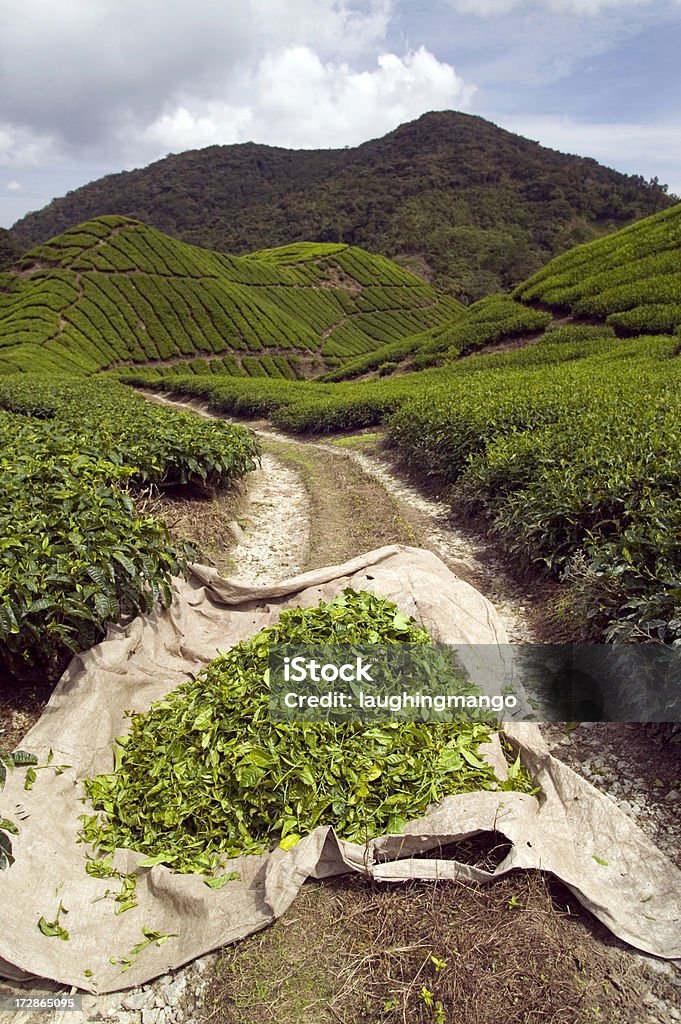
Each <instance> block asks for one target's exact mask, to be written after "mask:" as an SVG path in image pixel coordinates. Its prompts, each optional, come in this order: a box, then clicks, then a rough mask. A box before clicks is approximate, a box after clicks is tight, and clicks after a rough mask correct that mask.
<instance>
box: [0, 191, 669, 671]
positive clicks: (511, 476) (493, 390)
mask: <svg viewBox="0 0 681 1024" xmlns="http://www.w3.org/2000/svg"><path fill="white" fill-rule="evenodd" d="M680 243H681V207H674V208H673V209H671V210H668V211H665V212H663V213H661V214H658V215H656V216H653V217H650V218H648V219H647V220H645V221H641V222H639V223H637V224H635V225H633V226H631V227H629V228H626V229H624V230H623V231H620V232H618V233H617V234H615V235H612V236H609V237H606V238H604V239H601V240H599V241H598V242H593V243H589V244H587V245H583V246H578V247H577V248H575V249H573V250H570V251H569V252H568V253H565V254H563V255H561V256H559V257H557V258H556V259H554V260H552V261H551V262H550V263H549V264H548V265H547V267H545V268H544V270H542V271H540V272H539V273H538V274H535V275H534V276H533V277H532V278H531V279H530V280H529V281H527V282H526V283H525V284H523V285H521V286H520V287H519V288H518V289H517V290H516V292H515V293H514V295H513V296H507V295H499V296H489V297H487V298H485V299H482V300H481V301H480V302H478V303H475V304H474V305H472V306H470V307H469V308H468V309H467V310H465V309H463V307H461V306H460V305H459V304H458V303H456V302H455V301H454V300H452V299H451V298H448V297H442V296H439V295H438V294H437V293H436V292H435V291H434V290H433V289H432V288H430V287H429V286H428V285H426V284H425V283H424V282H422V281H420V280H419V279H417V278H415V277H413V276H412V275H410V274H409V273H407V272H406V271H404V270H403V269H401V268H400V267H397V266H396V265H394V264H392V263H391V262H390V261H388V260H386V259H384V258H382V257H373V256H370V255H369V254H368V253H365V252H363V251H362V250H359V249H355V248H352V247H349V246H345V245H335V244H324V245H318V244H307V243H300V244H296V245H292V246H286V247H284V248H280V249H273V250H264V251H262V252H259V253H254V254H252V255H250V256H246V257H238V258H237V257H230V256H226V255H224V254H216V253H209V252H206V251H203V250H200V249H196V248H194V247H191V246H188V245H184V244H182V243H179V242H175V241H172V240H170V239H168V238H166V237H165V236H164V235H162V234H160V233H159V232H157V231H153V230H151V229H149V228H147V227H145V226H144V225H141V224H139V223H137V222H134V221H129V220H127V219H125V218H121V217H101V218H98V219H96V220H94V221H90V222H88V223H87V224H85V225H81V226H80V227H79V228H77V229H74V230H72V231H69V232H66V234H64V235H61V236H59V237H58V238H56V239H53V240H52V241H51V242H48V243H46V244H45V245H43V246H40V247H39V248H37V249H34V250H32V251H31V252H30V253H28V254H27V255H26V256H24V257H22V258H21V259H20V260H19V261H18V263H16V264H15V265H14V266H13V268H12V269H10V270H9V271H7V272H6V273H5V274H3V275H0V410H1V411H0V431H1V432H2V438H3V455H2V460H1V463H0V487H1V488H2V497H3V506H2V507H3V509H4V512H3V522H2V524H1V525H0V537H1V538H2V540H1V542H0V643H1V645H2V651H3V664H4V666H5V668H6V669H9V670H10V671H12V672H14V673H15V674H21V673H22V671H29V670H32V668H34V667H35V666H36V665H38V666H40V665H42V666H44V665H46V664H48V665H49V664H53V663H54V662H55V661H59V659H60V657H63V655H64V651H66V650H77V649H82V648H83V647H84V646H88V645H89V644H90V643H92V642H94V641H95V640H96V639H97V638H98V637H100V636H101V635H102V632H103V629H104V627H105V624H106V623H107V622H110V621H115V620H116V619H117V618H119V617H120V615H121V614H124V615H125V614H133V613H134V612H135V611H136V610H138V609H144V608H148V607H150V603H153V601H154V600H155V599H156V598H157V597H163V595H164V594H167V585H168V579H169V577H170V575H171V574H172V573H173V572H177V571H179V570H180V569H181V567H182V561H183V558H184V557H186V555H185V553H184V552H181V551H177V550H176V549H175V548H173V546H172V545H171V544H170V542H169V539H168V537H167V534H166V533H165V529H164V527H162V526H161V524H159V523H158V522H157V521H156V520H152V519H150V518H149V517H145V516H143V515H140V514H138V512H137V510H136V507H135V504H134V496H135V494H136V493H137V492H138V491H139V489H140V488H143V487H145V486H149V485H150V484H153V485H155V486H161V487H163V486H168V485H172V484H185V485H187V484H188V485H193V486H199V487H202V488H206V487H213V488H214V487H220V486H225V485H228V484H229V483H230V482H231V481H232V480H234V479H236V478H237V477H239V476H240V475H242V474H243V473H245V472H247V471H248V470H249V469H250V468H252V467H253V466H254V465H255V461H256V459H257V455H258V446H257V444H256V442H255V440H254V438H253V435H252V434H250V433H249V432H248V431H247V430H245V429H244V428H242V427H231V426H229V425H228V424H225V423H224V422H222V421H217V422H215V423H205V422H201V421H199V420H197V419H196V418H192V417H190V416H184V415H181V414H179V413H176V412H173V411H168V410H166V409H161V408H158V407H156V406H150V405H148V404H146V403H145V402H144V400H143V399H141V398H139V397H137V396H135V395H134V393H133V392H132V391H131V389H130V388H127V387H124V386H123V384H122V383H116V382H115V381H114V380H111V379H109V380H96V379H93V375H94V374H96V373H98V372H99V371H102V370H109V371H112V372H115V373H116V374H117V375H118V376H120V377H121V379H122V380H127V381H128V382H130V383H134V384H138V385H139V384H144V385H146V386H148V387H154V388H158V389H160V390H172V391H174V392H175V393H178V394H181V395H191V396H197V397H200V398H202V399H204V400H205V401H206V402H207V403H208V404H209V406H210V407H211V408H212V409H214V410H216V411H218V412H220V413H230V414H231V413H233V414H237V415H245V416H264V417H268V418H269V419H270V420H271V421H272V422H273V423H274V424H275V425H276V426H278V427H279V428H281V429H284V430H288V431H292V432H299V433H325V434H328V433H333V432H336V431H344V430H356V429H361V428H363V427H370V426H374V425H376V424H385V427H386V431H387V439H388V443H389V444H390V445H391V446H392V447H393V449H394V450H395V452H396V454H397V456H398V457H399V458H400V459H401V460H402V462H403V463H404V464H405V465H406V466H408V467H410V469H411V470H412V471H413V472H415V473H417V474H419V475H421V476H422V477H423V478H425V479H429V480H432V481H435V482H436V483H438V484H439V485H440V486H441V487H445V488H448V489H449V494H450V497H451V500H452V503H453V505H454V507H455V508H457V509H459V510H460V511H462V512H464V513H465V514H468V515H471V516H474V517H476V519H477V520H478V521H484V522H485V523H486V524H487V526H488V528H489V529H490V530H491V531H493V532H494V534H495V535H496V536H497V537H498V538H499V540H500V542H501V543H502V544H503V545H504V547H505V548H506V550H507V551H508V552H509V554H510V555H511V556H512V557H513V558H514V559H516V561H517V564H518V566H519V569H521V568H522V567H524V566H527V565H528V564H535V565H538V566H540V567H542V568H543V570H544V571H546V572H547V573H550V574H553V575H554V576H556V577H561V578H563V579H565V580H566V581H567V582H568V583H569V584H570V591H569V593H570V595H571V596H570V601H571V608H572V613H573V615H574V616H576V618H577V620H578V621H579V624H580V629H581V632H582V635H583V636H585V637H587V638H591V639H606V640H616V639H651V638H652V639H662V640H665V641H669V642H681V582H680V570H681V540H680V538H681V497H680V495H681V456H680V455H679V452H681V433H680V428H679V423H680V422H681V417H680V416H679V412H680V411H681V372H680V364H679V359H678V352H679V349H680V348H681V312H680V310H681V306H679V304H678V302H679V291H678V289H679V271H678V267H679V248H680ZM38 370H39V371H41V374H40V376H38V375H37V374H36V373H35V372H34V371H38ZM315 370H316V371H317V374H318V375H317V379H294V378H303V377H308V378H310V377H311V375H312V373H313V372H314V371H315ZM398 371H399V372H398ZM109 376H110V374H109ZM361 376H364V377H367V378H368V379H364V380H359V379H357V378H359V377H361ZM10 513H11V519H12V521H11V523H10V518H9V517H10ZM95 524H98V525H97V526H95Z"/></svg>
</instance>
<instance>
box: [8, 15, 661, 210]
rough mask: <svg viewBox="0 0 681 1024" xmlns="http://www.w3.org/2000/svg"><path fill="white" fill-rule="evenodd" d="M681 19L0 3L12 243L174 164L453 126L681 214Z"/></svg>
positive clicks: (329, 145) (336, 144)
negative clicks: (87, 200) (445, 119)
mask: <svg viewBox="0 0 681 1024" xmlns="http://www.w3.org/2000/svg"><path fill="white" fill-rule="evenodd" d="M679 54H681V0H238V2H237V0H191V2H190V3H188V2H186V0H185V2H178V0H0V226H4V227H9V226H11V225H12V224H13V223H14V222H15V221H16V220H17V219H18V218H19V217H21V216H23V215H24V214H25V213H27V212H28V211H30V210H36V209H40V208H42V207H43V206H44V205H46V203H48V202H49V201H50V200H51V199H52V198H54V197H56V196H61V195H64V194H65V193H66V192H68V191H71V190H73V189H75V188H78V187H79V186H81V185H84V184H86V183H87V182H88V181H92V180H94V179H96V178H99V177H101V176H102V175H104V174H111V173H115V172H117V171H121V170H130V169H132V168H134V167H143V166H146V165H147V164H149V163H151V162H152V161H154V160H158V159H160V158H162V157H164V156H166V155H167V154H168V153H179V152H182V151H183V150H186V149H198V148H201V147H203V146H209V145H214V144H229V143H235V142H249V141H253V142H261V143H267V144H269V145H274V146H284V147H287V148H295V149H298V148H320V149H321V148H339V147H342V146H354V145H358V144H359V143H360V142H364V141H366V140H367V139H372V138H378V137H380V136H382V135H385V134H386V133H387V132H389V131H391V130H392V129H394V128H396V127H397V126H398V125H399V124H403V123H404V122H405V121H412V120H414V119H415V118H417V117H419V116H420V115H421V114H423V113H425V112H426V111H429V110H449V109H450V110H460V111H463V112H464V113H469V114H476V115H479V116H481V117H484V118H487V119H488V120H490V121H493V122H494V123H495V124H498V125H500V126H501V127H503V128H506V129H508V130H510V131H513V132H516V133H517V134H519V135H524V136H525V137H526V138H530V139H534V140H536V141H537V142H541V143H542V144H543V145H546V146H550V147H551V148H553V149H558V150H561V151H562V152H565V153H577V154H579V155H581V156H590V157H594V158H595V159H596V160H598V161H599V162H601V163H603V164H605V165H606V166H608V167H613V168H615V169H616V170H619V171H623V172H625V173H627V174H641V175H643V177H644V178H646V179H651V178H653V177H656V178H658V180H659V181H660V182H661V183H665V184H667V185H668V186H669V191H670V192H673V193H675V194H677V195H680V196H681V75H680V74H679V68H678V65H679Z"/></svg>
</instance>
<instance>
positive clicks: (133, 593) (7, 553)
mask: <svg viewBox="0 0 681 1024" xmlns="http://www.w3.org/2000/svg"><path fill="white" fill-rule="evenodd" d="M11 380H12V382H13V386H12V387H10V386H9V381H6V380H3V381H0V407H4V408H5V409H10V410H13V413H8V412H5V411H0V453H1V454H0V497H1V499H2V500H1V503H0V664H1V665H2V667H3V668H4V669H5V670H7V671H9V672H11V673H13V674H15V675H17V676H22V675H24V674H26V673H35V672H38V671H40V672H42V673H47V675H48V676H50V677H51V676H53V675H54V673H55V672H56V671H57V670H58V669H59V668H60V667H61V666H62V665H63V661H64V657H65V655H66V653H67V652H68V651H74V652H75V651H80V650H83V649H85V648H87V647H90V646H91V645H92V644H93V643H95V642H96V641H98V640H99V639H101V637H102V635H103V632H104V629H105V626H106V624H107V623H109V622H116V621H117V620H118V619H119V618H120V617H121V616H127V615H132V614H134V613H136V612H139V611H150V610H151V608H152V607H153V606H154V604H155V603H156V602H157V601H158V600H163V601H167V600H168V599H169V596H170V587H169V581H170V577H171V576H172V575H175V574H177V573H178V572H180V571H181V569H182V567H183V564H184V562H183V559H184V554H183V553H182V552H180V551H178V550H177V549H176V548H174V547H173V546H172V545H171V544H170V541H169V537H168V533H167V530H166V528H165V526H164V525H163V523H161V521H159V520H157V519H154V518H152V517H151V516H148V515H140V514H138V512H137V511H136V508H135V503H134V500H133V495H132V493H131V492H130V487H131V486H134V485H142V484H145V485H146V484H149V483H154V484H157V485H160V486H162V485H169V484H176V483H180V482H181V483H191V484H199V485H201V486H205V485H210V486H222V485H225V484H228V483H229V482H231V481H232V480H233V479H235V478H236V477H239V476H241V475H243V473H245V472H247V471H248V470H249V469H252V468H254V466H255V462H254V459H255V457H256V456H257V453H258V446H257V443H256V441H255V439H254V438H253V436H252V435H251V434H250V433H249V432H248V431H246V430H244V429H243V428H239V427H233V426H231V425H229V424H225V423H218V422H212V423H203V422H201V421H200V420H198V419H197V418H196V417H192V416H189V415H187V414H181V413H177V412H175V411H174V410H170V409H165V408H162V407H160V406H155V405H154V406H152V405H149V404H148V403H146V402H144V400H143V399H141V398H140V397H139V396H138V395H136V394H134V392H132V391H131V390H130V389H129V388H125V387H124V386H123V385H121V384H118V383H115V382H111V381H97V382H93V381H83V380H60V381H53V382H49V381H45V380H44V379H40V378H36V377H28V376H22V377H21V379H16V378H11ZM32 413H35V414H36V415H35V416H33V415H31V414H32ZM38 417H41V418H38Z"/></svg>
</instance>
